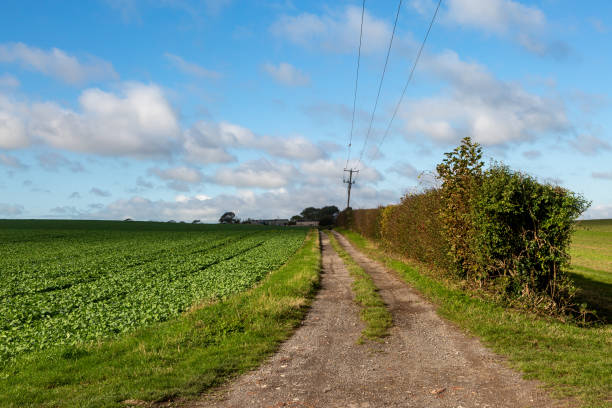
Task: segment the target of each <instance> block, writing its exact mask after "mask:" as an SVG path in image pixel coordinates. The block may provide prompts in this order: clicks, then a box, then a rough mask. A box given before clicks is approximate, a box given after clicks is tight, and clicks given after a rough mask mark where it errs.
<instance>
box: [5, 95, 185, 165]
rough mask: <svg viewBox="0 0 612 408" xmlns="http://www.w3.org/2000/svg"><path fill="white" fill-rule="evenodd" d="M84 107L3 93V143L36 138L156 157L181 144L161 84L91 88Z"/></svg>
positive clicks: (92, 149)
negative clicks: (27, 101) (29, 100)
mask: <svg viewBox="0 0 612 408" xmlns="http://www.w3.org/2000/svg"><path fill="white" fill-rule="evenodd" d="M79 105H80V111H78V112H77V111H73V110H71V109H67V108H64V107H62V106H60V105H58V104H56V103H54V102H42V103H41V102H36V103H32V104H30V105H28V104H24V103H21V102H14V101H10V100H8V98H6V97H3V96H2V95H0V147H2V148H13V149H14V148H19V147H26V146H28V145H30V144H32V143H33V142H42V143H45V144H47V145H50V146H53V147H56V148H61V149H66V150H72V151H79V152H87V153H96V154H105V155H129V156H140V157H151V156H159V155H168V154H170V153H172V152H173V150H175V149H176V148H177V147H178V146H177V143H178V141H179V140H178V138H179V136H180V128H179V124H178V118H177V115H176V113H175V112H174V110H173V109H172V107H171V106H170V104H169V103H168V101H167V100H166V98H165V97H164V94H163V92H162V90H161V89H160V88H159V87H157V86H156V85H145V84H141V83H127V84H123V85H122V86H121V89H120V92H119V94H115V93H111V92H105V91H102V90H100V89H96V88H93V89H87V90H85V91H83V92H82V93H81V96H80V97H79Z"/></svg>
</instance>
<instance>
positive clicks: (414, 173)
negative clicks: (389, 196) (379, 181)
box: [387, 163, 420, 180]
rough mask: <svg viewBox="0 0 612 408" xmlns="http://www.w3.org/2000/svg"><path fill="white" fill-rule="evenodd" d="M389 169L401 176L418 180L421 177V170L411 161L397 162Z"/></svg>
mask: <svg viewBox="0 0 612 408" xmlns="http://www.w3.org/2000/svg"><path fill="white" fill-rule="evenodd" d="M387 171H390V172H392V173H395V174H397V175H399V176H401V177H406V178H409V179H414V180H416V179H417V178H418V177H419V173H420V172H419V171H418V170H417V169H416V167H414V166H413V165H412V164H410V163H395V164H394V165H393V166H391V167H389V169H388V170H387Z"/></svg>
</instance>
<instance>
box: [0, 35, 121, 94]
mask: <svg viewBox="0 0 612 408" xmlns="http://www.w3.org/2000/svg"><path fill="white" fill-rule="evenodd" d="M0 62H4V63H17V64H19V65H21V66H22V67H24V68H26V69H30V70H33V71H37V72H40V73H42V74H45V75H48V76H51V77H53V78H56V79H59V80H61V81H63V82H66V83H69V84H82V83H85V82H89V81H98V80H105V79H117V78H118V77H119V76H118V75H117V73H116V72H115V70H114V68H113V66H112V64H111V63H110V62H107V61H104V60H102V59H100V58H96V57H89V58H87V60H86V61H85V62H83V61H79V60H78V59H77V58H76V57H74V56H72V55H69V54H67V53H66V52H65V51H62V50H60V49H58V48H52V49H50V50H48V51H46V50H42V49H40V48H37V47H31V46H28V45H26V44H23V43H5V44H0Z"/></svg>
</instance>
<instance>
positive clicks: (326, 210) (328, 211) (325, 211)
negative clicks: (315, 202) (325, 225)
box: [319, 205, 340, 219]
mask: <svg viewBox="0 0 612 408" xmlns="http://www.w3.org/2000/svg"><path fill="white" fill-rule="evenodd" d="M319 214H320V219H323V217H332V218H336V217H337V216H338V214H340V210H339V209H338V207H336V206H335V205H328V206H327V207H323V208H321V211H319Z"/></svg>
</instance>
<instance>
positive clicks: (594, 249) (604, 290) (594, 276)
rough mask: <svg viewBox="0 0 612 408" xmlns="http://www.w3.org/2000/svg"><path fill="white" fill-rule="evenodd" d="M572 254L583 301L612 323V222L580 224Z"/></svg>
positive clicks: (596, 221) (574, 271) (575, 279)
mask: <svg viewBox="0 0 612 408" xmlns="http://www.w3.org/2000/svg"><path fill="white" fill-rule="evenodd" d="M570 254H571V256H572V271H571V277H572V279H573V280H574V282H575V283H576V286H578V288H579V289H580V292H579V294H578V299H579V301H581V302H584V303H586V304H587V306H588V307H589V308H590V309H594V310H595V312H596V313H597V315H598V316H599V317H600V318H601V319H604V320H606V321H607V322H610V323H612V220H592V221H580V222H579V223H578V225H577V228H576V232H575V233H574V237H573V241H572V247H571V251H570Z"/></svg>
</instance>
